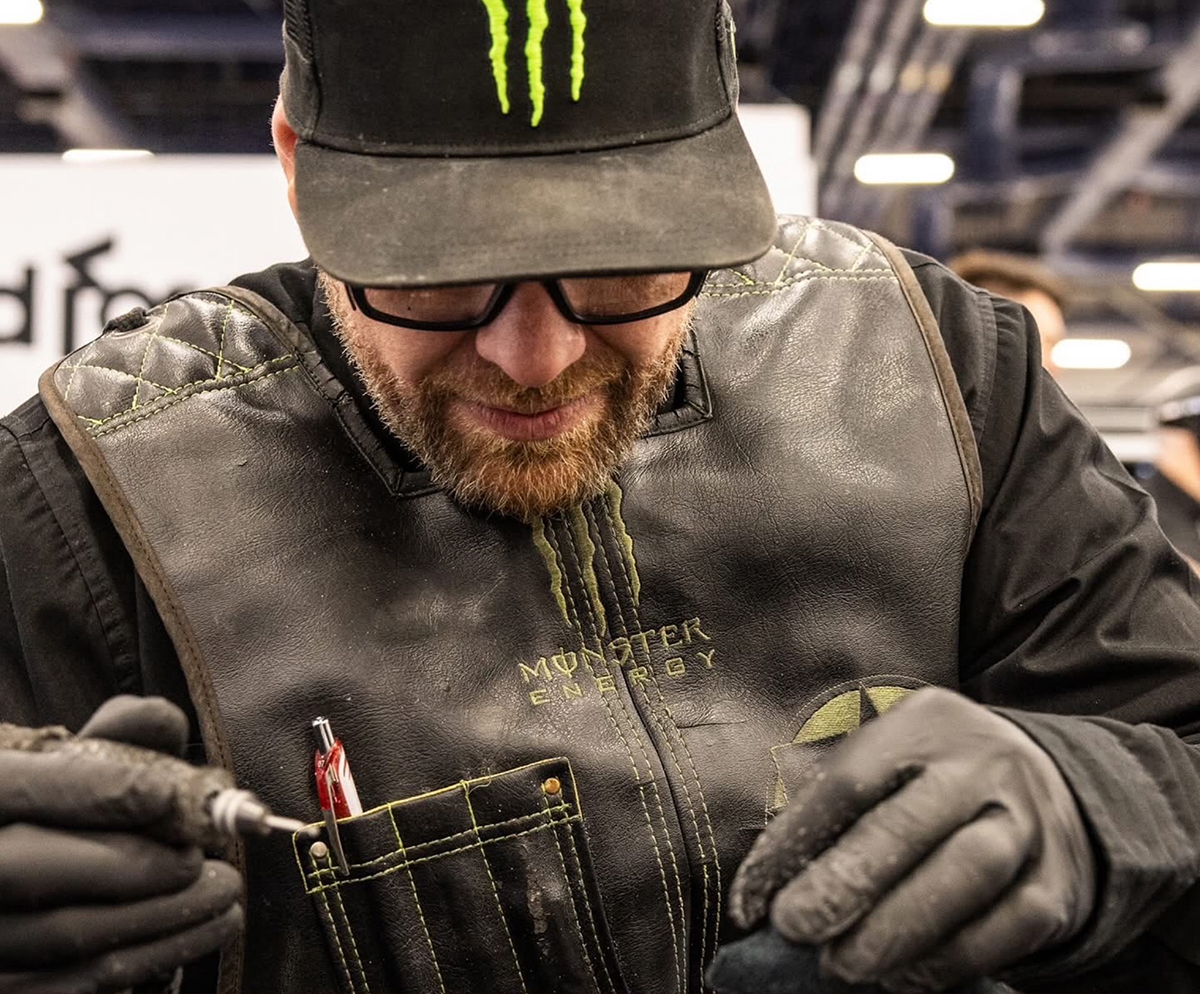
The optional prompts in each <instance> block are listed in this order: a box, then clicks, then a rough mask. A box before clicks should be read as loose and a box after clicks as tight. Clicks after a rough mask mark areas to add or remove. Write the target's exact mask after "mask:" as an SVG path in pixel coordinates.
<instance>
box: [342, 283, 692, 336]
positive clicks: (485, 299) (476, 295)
mask: <svg viewBox="0 0 1200 994" xmlns="http://www.w3.org/2000/svg"><path fill="white" fill-rule="evenodd" d="M691 278H692V277H691V274H690V273H649V274H639V275H636V276H601V277H594V276H588V277H574V278H571V279H562V280H559V281H558V286H559V288H560V289H561V291H562V294H563V296H564V297H565V298H566V300H567V302H568V303H569V304H570V306H571V309H572V310H573V311H574V312H575V313H576V314H578V315H579V316H580V317H581V318H583V319H585V320H586V319H587V318H595V319H597V320H612V319H613V318H619V317H623V316H625V315H630V316H633V315H638V314H643V313H645V312H646V311H651V310H654V309H656V308H660V307H666V306H668V305H670V304H673V303H675V302H676V301H678V300H680V298H682V297H683V296H684V295H685V294H686V293H687V292H688V287H689V285H690V283H691ZM499 292H500V286H499V285H498V284H495V283H477V284H473V285H470V286H456V287H434V288H431V289H422V290H395V289H383V288H379V287H371V288H368V289H366V290H364V293H365V294H366V297H367V302H368V303H369V304H370V305H371V307H373V308H374V309H375V310H376V311H380V312H382V313H383V314H389V315H391V316H392V317H396V318H401V319H403V320H406V321H416V322H420V323H426V324H470V323H472V322H475V321H477V320H479V319H480V318H482V317H483V316H484V315H485V314H486V313H487V312H488V311H489V309H490V308H491V307H492V304H493V303H494V302H495V300H496V297H497V295H498V294H499Z"/></svg>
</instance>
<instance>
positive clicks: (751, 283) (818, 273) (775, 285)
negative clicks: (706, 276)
mask: <svg viewBox="0 0 1200 994" xmlns="http://www.w3.org/2000/svg"><path fill="white" fill-rule="evenodd" d="M803 261H804V262H811V263H813V265H816V266H820V265H821V264H820V263H819V262H815V261H814V260H812V259H804V260H803ZM730 272H731V273H732V275H734V276H737V277H738V278H739V279H741V280H742V281H743V282H741V283H714V282H712V281H711V280H709V281H708V282H706V283H705V284H704V290H705V293H707V292H708V291H710V290H745V289H747V288H748V287H760V288H763V289H782V288H784V287H788V286H792V285H793V284H796V283H800V282H802V281H803V280H813V279H832V278H833V276H836V275H841V274H845V275H849V276H852V277H859V276H894V275H895V274H894V273H893V272H892V270H890V269H830V268H829V267H828V266H823V267H822V268H821V269H820V270H812V269H806V270H804V271H803V272H799V273H796V274H794V275H792V276H789V277H788V278H787V279H783V280H773V281H771V282H770V283H767V282H763V281H760V280H754V279H751V278H750V277H749V276H747V275H746V274H745V273H742V272H739V271H737V270H730ZM713 296H715V294H714V295H713ZM721 296H728V295H727V294H722V295H721Z"/></svg>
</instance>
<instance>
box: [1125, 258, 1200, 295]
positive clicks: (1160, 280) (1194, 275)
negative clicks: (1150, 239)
mask: <svg viewBox="0 0 1200 994" xmlns="http://www.w3.org/2000/svg"><path fill="white" fill-rule="evenodd" d="M1133 285H1134V286H1136V287H1137V288H1138V289H1139V290H1148V291H1150V292H1151V293H1200V262H1147V263H1143V264H1142V265H1140V266H1138V267H1137V269H1135V270H1134V271H1133Z"/></svg>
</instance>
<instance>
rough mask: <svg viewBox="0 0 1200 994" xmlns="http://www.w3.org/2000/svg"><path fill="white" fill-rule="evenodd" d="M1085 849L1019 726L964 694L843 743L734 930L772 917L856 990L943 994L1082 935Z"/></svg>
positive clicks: (1079, 823)
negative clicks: (871, 987) (877, 986)
mask: <svg viewBox="0 0 1200 994" xmlns="http://www.w3.org/2000/svg"><path fill="white" fill-rule="evenodd" d="M1094 898H1095V866H1094V855H1093V852H1092V847H1091V843H1090V842H1089V840H1088V835H1087V830H1086V828H1085V827H1084V824H1083V820H1082V816H1081V815H1080V813H1079V809H1078V807H1077V805H1076V802H1075V799H1074V797H1073V796H1072V794H1071V790H1070V788H1069V787H1068V786H1067V784H1066V781H1065V780H1064V779H1063V777H1062V774H1061V773H1059V771H1058V768H1057V767H1056V766H1055V764H1054V762H1053V761H1052V760H1051V758H1050V757H1049V755H1047V754H1046V753H1045V752H1044V751H1043V750H1042V748H1041V747H1040V746H1038V745H1037V744H1036V743H1035V742H1034V741H1033V740H1032V739H1031V738H1029V736H1028V735H1026V733H1025V732H1024V731H1022V730H1021V729H1020V728H1018V727H1017V726H1016V725H1015V724H1013V723H1012V722H1010V721H1008V720H1007V719H1005V718H1002V717H1000V716H999V715H997V714H994V713H993V712H991V711H989V710H987V709H986V708H984V707H982V706H980V705H979V704H976V703H974V702H972V701H970V700H968V699H967V698H965V697H962V696H960V695H959V694H955V693H952V692H951V691H948V690H941V689H933V688H931V689H928V690H922V691H920V692H918V693H916V694H914V695H913V696H912V697H911V698H909V699H908V700H906V701H904V702H902V703H901V704H899V705H897V706H896V707H895V708H894V709H892V710H891V711H888V712H887V713H885V714H884V715H882V716H881V717H880V718H878V719H876V720H875V721H872V722H871V723H869V724H868V725H866V726H864V727H863V728H862V729H860V730H859V731H858V732H856V733H854V734H853V735H851V736H850V737H849V738H847V739H846V740H845V741H844V742H842V743H840V744H839V745H838V746H837V747H836V748H835V749H834V750H833V751H832V752H830V753H829V754H828V755H827V756H826V757H825V759H824V760H823V761H822V762H821V763H819V764H818V766H817V768H816V769H815V770H814V772H813V773H812V774H811V775H810V776H809V778H808V779H807V782H806V783H805V784H804V785H803V787H802V788H801V790H800V791H798V792H796V793H795V794H794V796H793V797H792V799H791V801H790V803H789V805H788V807H787V808H785V809H784V811H783V812H782V813H781V814H780V815H779V816H778V817H777V818H776V819H775V820H774V821H773V822H772V823H771V824H770V825H769V826H768V827H767V829H766V830H765V831H764V832H763V833H762V835H761V836H759V838H758V840H757V841H756V843H755V845H754V847H753V849H752V850H751V852H750V855H749V856H748V857H747V858H746V860H745V861H744V862H743V863H742V866H741V868H740V869H739V870H738V873H737V877H736V879H735V880H734V884H733V888H732V892H731V897H730V910H731V913H732V915H733V918H734V920H735V921H736V922H737V923H738V924H739V925H741V926H742V927H743V928H750V927H752V926H754V925H755V924H756V923H758V922H759V921H760V920H761V919H762V918H763V917H764V916H765V915H766V914H767V911H768V909H769V910H770V920H771V923H772V924H773V925H774V926H775V928H776V929H778V931H779V932H781V933H782V934H783V935H784V936H785V937H786V938H788V939H790V940H791V941H793V942H798V943H809V944H814V945H823V949H822V953H821V969H822V971H823V972H824V973H825V974H827V975H829V976H834V977H837V978H839V979H841V980H844V981H847V982H850V983H864V982H879V983H882V984H883V985H884V986H886V987H888V988H890V989H893V990H910V991H911V990H941V989H944V988H946V987H948V986H950V985H951V984H954V983H957V982H961V981H962V980H964V979H965V978H971V977H980V976H984V975H991V976H996V975H998V974H1001V973H1002V970H1003V968H1004V967H1006V966H1009V965H1011V964H1013V963H1014V962H1015V961H1017V960H1020V959H1022V958H1024V957H1026V956H1029V955H1030V954H1032V953H1035V952H1038V951H1040V950H1045V949H1047V948H1048V947H1050V946H1052V945H1055V944H1058V943H1061V942H1065V941H1066V940H1068V939H1070V938H1071V937H1072V936H1073V935H1075V934H1076V933H1077V932H1078V931H1079V930H1080V929H1081V928H1082V926H1083V924H1084V923H1085V922H1086V920H1087V918H1088V916H1089V914H1090V913H1091V911H1092V906H1093V902H1094Z"/></svg>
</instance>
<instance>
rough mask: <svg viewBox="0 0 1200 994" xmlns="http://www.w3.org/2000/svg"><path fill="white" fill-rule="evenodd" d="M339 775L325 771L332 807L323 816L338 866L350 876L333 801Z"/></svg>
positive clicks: (325, 810)
mask: <svg viewBox="0 0 1200 994" xmlns="http://www.w3.org/2000/svg"><path fill="white" fill-rule="evenodd" d="M337 782H338V779H337V773H335V772H334V770H333V768H332V767H327V768H326V770H325V789H326V790H327V791H328V792H329V797H330V801H331V803H330V805H329V807H327V808H325V809H323V811H322V814H324V816H325V829H326V831H327V832H328V834H329V845H330V846H331V847H332V849H333V855H334V856H335V857H337V861H338V866H339V867H340V868H341V871H342V872H343V873H345V874H346V875H347V876H349V874H350V863H349V862H348V861H347V860H346V850H345V849H343V848H342V834H341V832H339V831H338V823H337V812H336V811H335V810H334V805H333V803H332V799H333V797H334V793H333V790H334V787H335V785H336V784H337Z"/></svg>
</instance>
